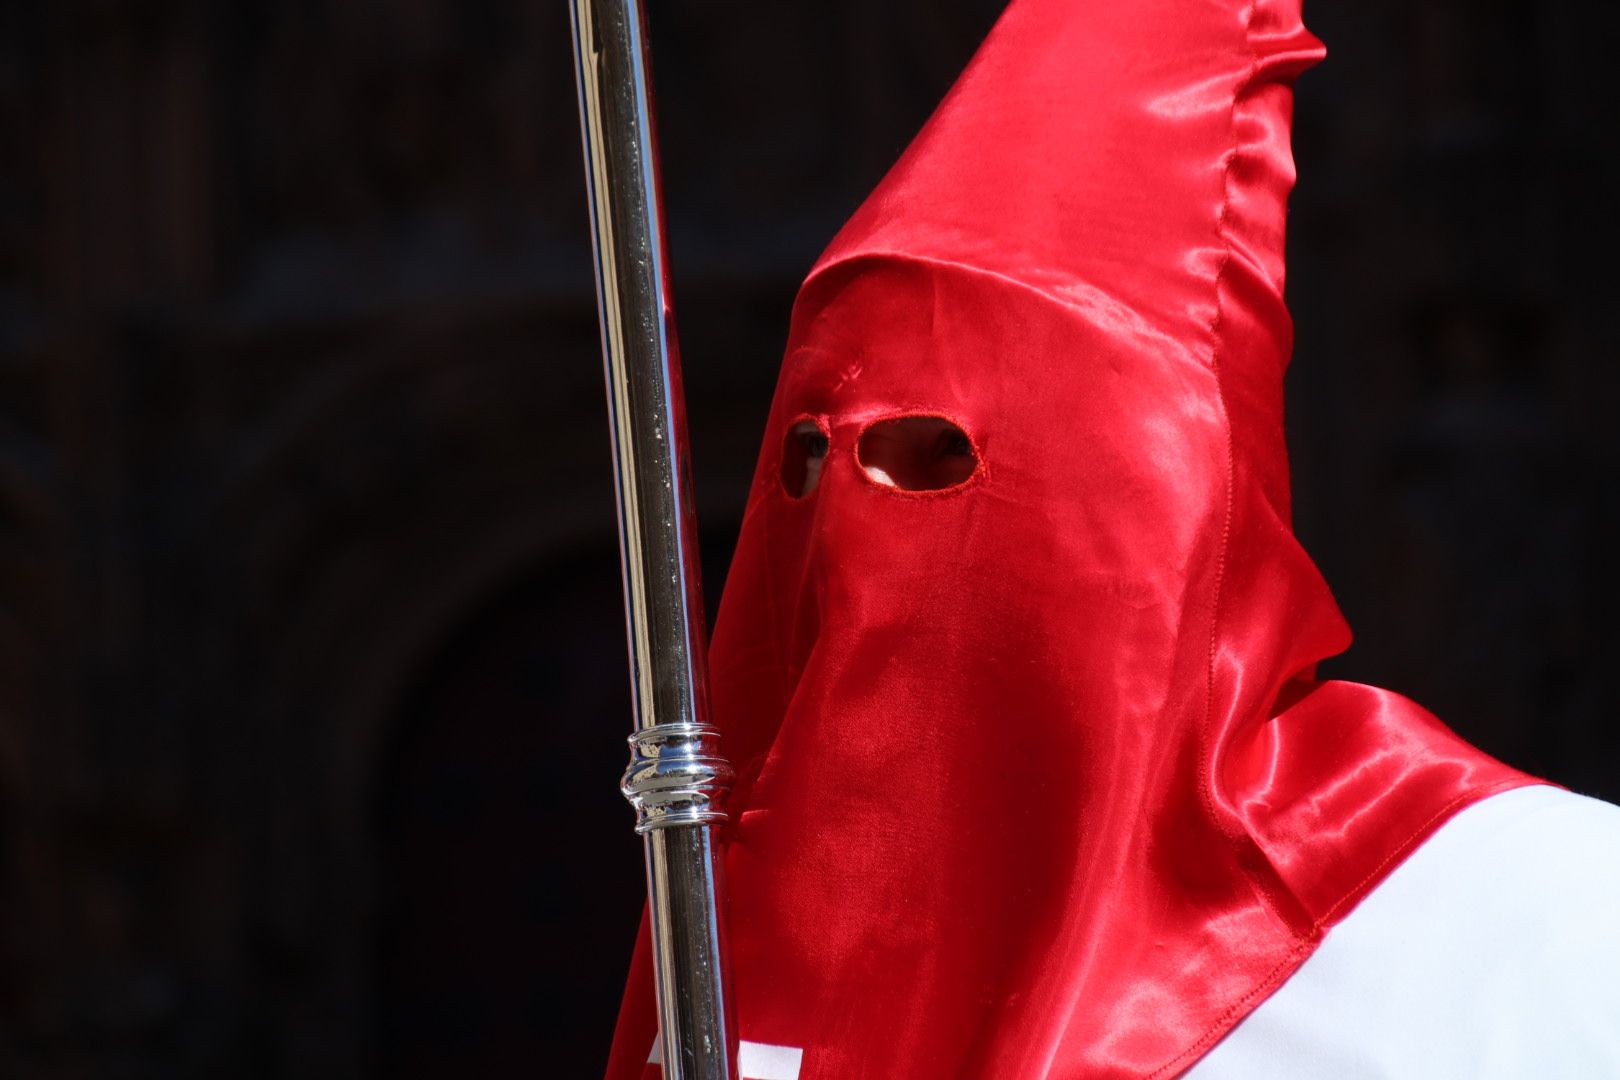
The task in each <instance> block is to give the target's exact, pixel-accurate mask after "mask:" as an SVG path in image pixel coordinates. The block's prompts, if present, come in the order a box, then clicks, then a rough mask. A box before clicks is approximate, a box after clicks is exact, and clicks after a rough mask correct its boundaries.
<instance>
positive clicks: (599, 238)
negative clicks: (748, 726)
mask: <svg viewBox="0 0 1620 1080" xmlns="http://www.w3.org/2000/svg"><path fill="white" fill-rule="evenodd" d="M570 5H571V11H572V15H573V20H574V44H575V52H574V61H575V65H576V73H577V75H578V77H579V98H580V120H581V126H582V128H583V136H584V142H585V174H586V187H587V190H588V193H589V196H590V206H591V222H592V226H593V234H592V236H593V241H594V244H595V249H596V285H597V300H598V306H599V309H600V312H601V319H602V352H603V359H604V362H605V366H606V371H607V397H608V416H609V422H610V424H611V425H612V429H613V459H614V472H615V476H616V478H617V492H618V503H619V543H620V554H621V557H622V567H623V570H624V596H625V616H626V621H627V623H628V628H629V638H630V677H631V686H632V692H633V699H634V703H635V733H634V734H632V735H631V736H630V767H629V769H628V770H627V771H626V772H625V775H624V781H623V784H622V786H621V790H622V791H623V792H624V795H625V798H627V799H629V800H630V804H631V806H633V807H634V808H635V811H636V831H637V832H638V833H640V834H641V835H642V837H643V840H644V841H645V844H646V854H647V894H648V902H649V909H650V912H651V922H652V939H653V964H654V970H655V974H656V984H657V993H658V1015H659V1027H660V1032H661V1038H662V1041H663V1047H662V1049H663V1055H662V1056H663V1066H664V1077H665V1080H736V1076H737V1072H736V1061H737V1045H736V1043H737V1037H736V1030H735V1025H734V1023H733V1021H732V1018H731V1012H730V1008H729V1006H730V1001H729V998H728V996H727V993H726V982H727V979H726V955H725V935H724V932H723V927H722V925H721V920H720V910H721V902H722V898H723V892H722V883H721V875H720V862H719V859H718V857H717V856H718V853H717V851H716V847H715V830H716V828H717V827H718V826H719V825H720V824H722V823H723V822H724V821H725V811H724V807H723V801H724V796H725V793H726V790H727V789H728V788H729V787H730V784H731V767H730V766H729V765H728V764H727V763H726V761H725V759H724V758H722V757H721V756H720V753H719V749H718V739H719V735H718V733H717V732H716V731H715V730H714V728H712V727H710V726H709V723H708V719H709V711H708V695H707V688H706V667H707V663H706V657H705V648H704V627H703V594H702V586H701V583H700V580H699V573H698V559H697V535H696V522H695V518H694V515H693V513H692V505H691V483H690V480H689V472H690V470H689V465H688V460H689V459H688V454H687V443H686V416H685V409H684V405H683V402H682V397H681V368H680V359H679V353H678V351H677V348H676V342H675V324H674V318H673V314H672V309H671V303H670V290H669V276H668V270H667V262H666V257H665V247H664V236H663V231H662V227H661V217H662V213H663V206H662V204H661V202H660V198H659V187H658V157H657V147H656V144H655V142H654V139H653V114H652V98H651V92H650V78H649V74H648V70H647V39H646V21H645V18H644V15H643V11H642V0H570Z"/></svg>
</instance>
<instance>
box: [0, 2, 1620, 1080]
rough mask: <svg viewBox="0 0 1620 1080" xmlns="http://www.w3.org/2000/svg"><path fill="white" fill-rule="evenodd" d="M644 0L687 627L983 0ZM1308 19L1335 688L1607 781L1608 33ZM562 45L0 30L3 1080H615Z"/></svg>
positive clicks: (1300, 238)
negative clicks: (806, 335)
mask: <svg viewBox="0 0 1620 1080" xmlns="http://www.w3.org/2000/svg"><path fill="white" fill-rule="evenodd" d="M656 6H657V8H658V10H657V11H656V12H655V15H654V20H655V21H654V26H653V41H654V46H655V50H656V57H657V59H656V63H657V77H658V88H659V93H660V106H661V110H662V117H661V119H662V125H663V128H662V136H663V146H664V152H665V165H666V178H667V186H668V191H667V199H668V211H669V220H670V222H671V227H672V229H673V238H672V242H673V261H674V267H675V273H676V287H677V296H678V300H679V303H680V314H681V321H682V331H683V340H684V346H685V354H686V365H687V386H688V393H689V395H690V402H691V404H690V412H691V422H692V424H691V426H692V430H693V440H694V443H695V447H694V452H695V456H696V485H697V493H698V499H699V509H700V513H701V516H702V521H703V526H704V533H703V539H704V542H705V544H706V552H705V555H706V559H707V565H708V574H709V578H708V581H709V590H710V593H711V600H712V598H713V597H714V596H716V595H718V592H719V587H720V583H721V581H722V579H723V576H724V570H725V566H726V561H727V558H728V555H729V552H730V548H731V544H732V542H733V538H734V534H735V530H736V528H737V524H738V520H739V514H740V510H741V506H742V499H743V494H744V489H745V486H746V483H747V479H748V477H749V474H750V471H751V469H752V465H753V459H754V455H755V452H756V449H757V444H758V440H759V436H760V431H761V427H762V423H763V420H764V416H765V409H766V404H767V401H768V398H769V394H770V391H771V388H772V385H773V382H774V379H775V373H776V365H777V359H778V353H779V350H780V347H781V344H782V341H783V338H784V334H785V330H786V316H787V312H788V307H789V303H790V301H791V298H792V295H793V291H794V288H795V286H796V285H797V282H798V280H799V278H800V277H801V275H802V274H803V272H804V271H805V270H806V269H807V267H808V266H809V264H810V262H811V260H812V259H813V258H814V256H815V255H816V253H817V252H818V250H819V248H820V246H821V245H823V244H824V243H825V242H826V241H827V240H828V239H829V238H830V237H831V235H832V233H833V232H834V230H835V229H836V228H837V226H838V225H839V223H840V222H841V221H842V220H843V218H844V217H845V216H846V215H847V214H848V213H849V212H850V211H851V210H852V209H853V208H854V206H855V205H856V204H857V202H858V201H859V200H860V198H861V196H862V195H863V194H864V193H865V192H866V191H867V190H868V189H869V187H870V186H871V185H872V184H873V183H874V182H875V181H876V180H877V178H878V177H879V176H880V175H881V173H882V172H883V170H884V169H885V168H886V167H887V165H888V164H889V163H890V162H891V161H892V160H893V158H894V157H895V155H896V154H897V153H898V152H899V150H900V149H901V148H902V147H903V145H904V144H905V143H906V141H907V140H908V138H909V136H910V135H911V134H912V133H913V132H914V131H915V130H916V128H917V127H918V125H919V124H920V123H921V122H922V121H923V119H924V118H925V117H926V115H927V113H928V112H929V110H930V109H931V107H932V106H933V104H934V102H935V101H936V100H937V99H938V97H939V96H940V94H941V93H942V92H943V91H944V89H945V88H946V86H947V85H948V84H949V82H950V80H951V79H952V77H953V76H954V74H955V73H956V71H957V70H958V69H959V68H960V66H961V64H962V63H963V62H964V61H965V59H966V58H967V56H968V55H969V53H970V52H971V51H972V49H973V47H974V46H975V44H976V43H977V42H978V40H979V39H980V38H981V36H982V35H983V33H984V31H985V30H986V29H987V28H988V26H989V24H990V22H991V21H992V20H993V18H994V15H995V13H996V11H997V10H998V9H999V6H1000V4H999V0H966V2H961V3H957V4H954V5H941V4H938V3H935V2H924V0H892V2H887V3H873V2H871V0H863V2H859V3H857V2H854V0H819V2H813V3H812V2H807V0H777V2H775V3H772V4H771V5H768V7H762V6H761V5H758V4H745V3H736V2H729V0H709V2H706V3H701V4H680V3H662V4H658V5H656ZM1312 8H1313V9H1312V10H1311V11H1309V12H1308V14H1309V15H1311V17H1312V18H1313V25H1314V27H1315V29H1316V30H1317V32H1318V33H1319V34H1320V35H1321V36H1323V37H1324V38H1325V39H1326V40H1327V41H1328V43H1329V48H1330V58H1329V60H1328V62H1327V63H1326V64H1325V65H1324V66H1323V67H1321V68H1319V69H1318V70H1316V71H1314V72H1312V73H1311V74H1310V75H1308V76H1307V77H1306V78H1305V79H1304V81H1303V83H1302V85H1301V87H1300V92H1299V102H1298V128H1297V140H1296V145H1297V150H1298V157H1299V162H1300V171H1301V176H1302V181H1301V184H1300V187H1299V190H1298V193H1297V195H1296V197H1295V200H1294V204H1293V205H1294V211H1293V217H1292V229H1291V237H1290V239H1291V249H1292V272H1291V282H1290V285H1291V295H1292V299H1293V304H1294V308H1295V311H1296V314H1297V318H1298V323H1299V344H1298V349H1297V353H1296V363H1295V366H1294V369H1293V374H1292V382H1291V387H1290V394H1291V402H1290V408H1291V413H1290V422H1291V428H1290V438H1291V441H1292V445H1293V450H1294V455H1295V462H1296V476H1297V488H1298V525H1299V529H1300V531H1301V533H1302V534H1303V535H1304V537H1305V538H1306V541H1307V543H1308V545H1309V547H1310V548H1311V550H1312V551H1313V552H1315V554H1316V555H1317V556H1318V558H1319V560H1320V562H1321V563H1322V565H1323V567H1324V569H1325V571H1326V573H1327V576H1328V579H1329V580H1330V582H1332V584H1333V585H1334V587H1335V589H1336V590H1337V592H1338V595H1339V597H1340V599H1341V601H1342V603H1343V606H1344V608H1345V609H1346V611H1347V613H1348V615H1349V616H1350V619H1351V621H1352V623H1353V625H1354V626H1355V627H1356V629H1357V631H1358V634H1359V639H1358V644H1357V645H1356V646H1355V647H1354V648H1353V649H1352V650H1351V651H1350V652H1349V654H1348V655H1347V656H1346V657H1345V658H1343V659H1342V660H1339V661H1335V662H1333V663H1332V664H1331V667H1330V670H1331V672H1332V673H1334V674H1338V675H1344V676H1349V677H1355V678H1360V679H1364V680H1368V681H1373V682H1378V683H1382V684H1384V685H1388V686H1392V687H1395V688H1398V689H1400V690H1402V691H1405V692H1407V693H1409V694H1410V695H1412V696H1414V697H1416V698H1418V699H1419V700H1421V701H1423V702H1425V703H1426V704H1428V705H1430V706H1431V707H1433V708H1434V709H1435V710H1436V711H1438V712H1439V713H1440V714H1441V715H1442V716H1444V717H1446V718H1447V719H1448V720H1449V721H1450V722H1451V723H1452V724H1453V725H1454V726H1456V727H1457V728H1458V729H1459V730H1461V731H1462V732H1463V733H1464V734H1466V735H1467V736H1469V737H1470V738H1472V739H1474V740H1476V741H1477V742H1479V743H1480V744H1482V745H1483V746H1485V747H1486V748H1488V749H1490V750H1491V751H1493V752H1495V753H1496V754H1498V755H1500V756H1502V757H1504V758H1506V759H1507V760H1509V761H1511V762H1513V763H1515V764H1518V765H1520V766H1522V767H1524V768H1526V769H1529V770H1532V771H1535V772H1538V773H1541V774H1543V775H1546V776H1549V777H1551V778H1554V779H1556V780H1559V781H1561V782H1563V783H1565V784H1568V785H1570V786H1572V787H1574V788H1576V789H1577V790H1580V791H1584V792H1590V793H1595V794H1600V795H1605V796H1607V797H1609V798H1611V799H1613V798H1617V797H1620V736H1617V730H1616V724H1615V717H1616V709H1615V691H1614V680H1613V678H1612V677H1611V676H1610V673H1609V670H1608V664H1609V662H1610V658H1611V657H1612V656H1613V655H1614V649H1615V645H1616V641H1615V638H1616V634H1617V630H1616V620H1615V618H1614V616H1613V613H1614V611H1615V609H1616V602H1617V600H1620V589H1617V587H1616V580H1615V568H1614V567H1615V560H1614V558H1613V557H1612V552H1613V551H1614V550H1615V548H1616V546H1617V541H1620V495H1617V489H1616V485H1615V482H1614V477H1615V475H1616V466H1617V465H1620V438H1617V437H1616V432H1615V430H1614V427H1613V420H1612V418H1613V417H1614V415H1615V413H1616V409H1617V406H1620V376H1617V375H1616V372H1615V361H1616V358H1617V356H1620V348H1617V345H1620V342H1617V329H1616V325H1615V322H1614V320H1613V318H1612V317H1611V315H1612V311H1613V308H1614V303H1613V301H1612V297H1611V294H1612V292H1613V290H1614V288H1615V286H1616V283H1617V275H1616V273H1615V271H1614V269H1613V264H1612V258H1613V257H1612V250H1613V248H1614V246H1615V240H1616V235H1615V230H1614V225H1615V220H1614V218H1615V210H1614V206H1613V197H1612V192H1613V191H1614V190H1615V187H1616V181H1617V179H1620V177H1617V175H1616V174H1617V165H1620V151H1617V147H1616V140H1615V138H1614V135H1615V132H1614V130H1613V128H1614V121H1613V117H1614V115H1615V110H1614V103H1613V100H1612V99H1613V95H1612V94H1610V93H1609V92H1608V91H1607V87H1606V84H1607V82H1608V80H1609V79H1610V78H1612V61H1611V60H1610V55H1609V54H1610V51H1611V49H1612V45H1613V42H1614V41H1615V40H1616V36H1615V33H1614V30H1615V25H1614V24H1615V17H1614V15H1613V14H1611V12H1612V11H1613V10H1614V5H1602V4H1599V3H1597V2H1596V0H1591V2H1577V0H1503V2H1500V3H1493V4H1483V3H1480V2H1479V0H1425V2H1424V3H1421V4H1412V3H1408V2H1405V0H1361V2H1359V3H1356V4H1353V5H1352V4H1341V5H1337V6H1334V5H1329V4H1327V3H1318V4H1314V5H1313V6H1312ZM571 63H572V61H571V54H570V46H569V41H568V24H567V15H566V5H564V4H563V3H556V2H540V0H353V2H349V3H342V4H338V3H328V4H318V3H312V2H309V0H275V2H271V0H233V2H232V3H230V4H209V3H203V2H201V0H139V2H137V0H49V2H47V0H25V2H17V3H11V4H7V5H5V6H4V7H3V8H0V605H3V606H0V1075H3V1076H6V1077H23V1078H36V1077H38V1078H45V1077H48V1078H80V1077H98V1078H99V1077H118V1078H122V1077H140V1078H146V1077H181V1078H191V1077H199V1078H200V1077H240V1078H256V1077H264V1078H281V1077H300V1078H326V1077H343V1078H347V1077H368V1076H370V1077H383V1076H389V1077H395V1076H399V1077H418V1076H420V1077H434V1076H446V1077H448V1076H475V1077H519V1076H523V1077H535V1076H544V1077H560V1078H573V1077H590V1076H594V1075H596V1074H597V1071H598V1069H599V1067H600V1065H601V1063H602V1061H603V1060H604V1058H605V1052H606V1046H607V1039H608V1035H609V1031H610V1029H611V1024H612V1020H613V1014H614V1011H615V1008H616V1004H617V998H618V992H619V987H620V985H621V980H622V975H623V971H624V966H625V963H626V960H627V957H628V953H629V948H630V942H631V936H632V934H633V931H634V925H635V920H636V915H637V911H638V909H639V905H640V901H641V889H642V885H641V869H640V861H639V859H640V856H639V846H638V844H637V842H636V841H635V839H634V838H633V836H632V834H631V832H630V828H629V825H630V822H629V814H628V811H627V810H626V809H625V808H624V806H623V805H622V803H621V801H620V799H619V796H618V794H617V793H616V791H615V780H616V777H617V774H618V772H619V771H620V769H621V768H622V765H623V762H624V758H625V753H624V747H623V740H622V735H623V733H624V731H625V730H626V727H627V724H628V720H627V715H626V708H627V704H626V690H625V686H624V681H625V674H624V646H623V639H622V628H621V609H620V600H619V586H618V581H617V557H616V553H615V549H614V525H613V518H612V503H611V486H610V477H609V464H608V457H607V447H608V443H607V436H606V433H605V427H604V423H605V421H604V410H603V406H602V389H601V377H600V367H599V363H600V362H599V354H598V347H597V341H596V317H595V311H594V297H593V294H592V277H591V266H590V250H589V244H588V239H587V234H586V231H585V228H586V216H585V204H584V196H583V192H582V189H581V181H580V172H581V170H580V163H579V150H578V121H577V114H576V110H575V104H574V89H573V73H572V67H571ZM1605 552H1609V553H1611V554H1610V555H1605Z"/></svg>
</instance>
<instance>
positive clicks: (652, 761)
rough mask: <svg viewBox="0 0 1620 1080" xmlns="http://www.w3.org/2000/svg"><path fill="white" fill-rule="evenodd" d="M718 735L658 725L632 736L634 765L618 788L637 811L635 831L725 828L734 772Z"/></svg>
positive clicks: (703, 729)
mask: <svg viewBox="0 0 1620 1080" xmlns="http://www.w3.org/2000/svg"><path fill="white" fill-rule="evenodd" d="M719 742H720V733H719V732H718V731H716V730H715V729H714V728H711V727H704V726H702V725H700V724H658V725H655V726H654V727H650V728H643V729H642V730H640V731H637V732H636V733H635V734H634V735H631V736H630V767H629V768H628V769H626V770H625V773H624V781H623V783H621V784H620V785H619V790H620V791H621V792H623V793H624V797H625V798H626V799H628V800H630V805H631V806H633V807H634V808H635V811H636V832H638V833H646V832H650V831H652V830H653V829H667V828H672V827H674V826H677V825H721V824H724V823H725V821H726V811H725V796H726V792H727V791H729V790H730V789H731V778H732V769H731V765H730V764H729V763H728V762H727V761H726V759H725V758H723V757H721V756H720V749H719Z"/></svg>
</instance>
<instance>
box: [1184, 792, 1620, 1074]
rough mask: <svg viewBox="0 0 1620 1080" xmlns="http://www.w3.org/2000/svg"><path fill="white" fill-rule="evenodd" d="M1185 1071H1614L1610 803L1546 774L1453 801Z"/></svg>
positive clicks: (1616, 1033) (1616, 850) (1615, 862)
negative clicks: (1463, 802) (1542, 780)
mask: <svg viewBox="0 0 1620 1080" xmlns="http://www.w3.org/2000/svg"><path fill="white" fill-rule="evenodd" d="M1184 1075H1185V1076H1186V1077H1187V1078H1189V1080H1315V1078H1323V1080H1372V1078H1396V1077H1399V1078H1406V1077H1411V1078H1414V1080H1417V1078H1422V1080H1508V1078H1514V1080H1522V1078H1535V1080H1544V1078H1545V1080H1563V1078H1566V1077H1577V1078H1587V1077H1620V807H1615V806H1611V805H1609V804H1608V803H1603V802H1598V801H1597V800H1595V799H1587V798H1583V797H1581V796H1579V795H1572V794H1570V793H1568V792H1565V791H1560V790H1558V789H1556V788H1551V787H1544V786H1543V787H1530V788H1520V789H1516V790H1514V791H1509V792H1505V793H1503V794H1501V795H1495V796H1492V797H1491V798H1489V799H1485V800H1484V801H1482V802H1479V803H1477V804H1475V805H1473V806H1471V807H1469V808H1468V809H1466V810H1463V811H1462V812H1460V813H1459V814H1457V816H1456V817H1454V818H1452V819H1451V820H1450V821H1449V822H1447V823H1446V824H1445V825H1444V826H1443V827H1441V828H1440V829H1439V831H1437V832H1436V833H1435V834H1434V835H1433V836H1432V837H1430V838H1429V840H1428V841H1427V842H1425V843H1424V844H1423V846H1422V847H1420V848H1418V850H1417V851H1415V852H1414V853H1413V854H1412V855H1411V857H1409V858H1408V859H1407V860H1406V861H1405V862H1404V863H1402V864H1401V865H1400V866H1399V867H1398V868H1396V870H1395V871H1394V872H1393V873H1391V874H1390V876H1389V877H1388V878H1386V879H1385V880H1384V882H1383V883H1382V884H1381V885H1379V886H1378V888H1376V889H1374V890H1373V891H1372V893H1370V894H1369V895H1368V896H1367V898H1366V899H1365V900H1363V901H1362V902H1361V904H1360V905H1359V906H1358V907H1357V908H1356V909H1355V910H1354V911H1352V912H1351V913H1350V915H1349V916H1347V917H1346V918H1345V919H1344V921H1342V922H1341V923H1339V925H1337V926H1335V927H1334V928H1333V929H1332V930H1331V931H1329V933H1328V935H1327V938H1326V939H1325V940H1324V941H1323V943H1322V944H1321V946H1320V947H1319V948H1318V949H1317V950H1316V952H1315V953H1313V954H1312V955H1311V957H1310V958H1309V959H1308V960H1306V961H1305V963H1304V964H1302V965H1301V966H1300V968H1299V970H1298V971H1296V972H1295V973H1294V974H1293V976H1292V977H1290V978H1289V980H1288V981H1287V982H1286V983H1284V984H1283V985H1282V987H1280V988H1279V989H1278V990H1277V992H1276V993H1275V994H1273V995H1272V996H1271V997H1270V998H1268V999H1267V1000H1266V1001H1265V1002H1264V1003H1262V1004H1261V1005H1260V1007H1259V1008H1257V1009H1255V1010H1254V1012H1252V1013H1250V1014H1249V1015H1248V1017H1246V1018H1245V1019H1244V1020H1243V1022H1242V1023H1240V1024H1239V1025H1238V1026H1237V1027H1236V1028H1234V1029H1233V1030H1232V1031H1231V1032H1230V1033H1229V1034H1228V1035H1227V1036H1226V1038H1225V1039H1223V1040H1222V1041H1221V1042H1220V1043H1218V1044H1217V1045H1216V1046H1215V1047H1214V1049H1212V1050H1211V1051H1210V1052H1209V1053H1208V1054H1206V1055H1205V1056H1204V1057H1203V1058H1201V1059H1200V1060H1199V1061H1198V1062H1197V1063H1195V1064H1194V1065H1193V1067H1192V1068H1191V1069H1189V1070H1188V1071H1187V1072H1186V1073H1185V1074H1184Z"/></svg>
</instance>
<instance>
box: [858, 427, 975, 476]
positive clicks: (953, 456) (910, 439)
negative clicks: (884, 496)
mask: <svg viewBox="0 0 1620 1080" xmlns="http://www.w3.org/2000/svg"><path fill="white" fill-rule="evenodd" d="M855 456H856V458H857V460H858V461H859V462H860V465H861V468H862V470H864V471H865V473H866V475H867V477H868V478H869V479H871V480H872V481H873V482H875V483H878V484H882V485H883V486H884V487H893V488H899V489H900V490H902V491H941V490H943V489H945V488H951V487H956V486H957V485H958V484H963V483H966V482H967V481H968V480H969V479H970V478H972V476H973V474H974V473H975V472H977V471H978V469H979V456H978V454H977V453H975V452H974V449H973V441H972V440H971V439H969V438H968V437H967V433H966V432H965V431H963V430H962V429H961V428H959V427H957V426H956V425H955V424H953V423H951V422H950V421H949V420H946V419H945V418H944V417H941V416H897V417H895V418H894V419H892V420H880V421H878V422H877V423H875V424H873V425H872V426H870V427H868V428H867V429H866V430H865V431H863V432H862V433H861V439H860V443H859V444H858V445H857V446H856V448H855Z"/></svg>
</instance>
